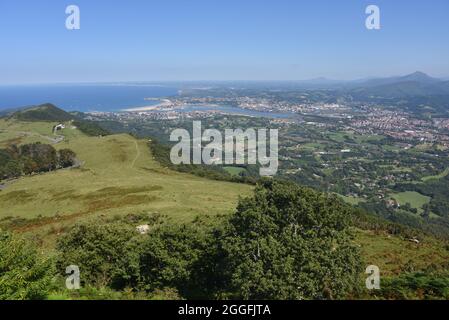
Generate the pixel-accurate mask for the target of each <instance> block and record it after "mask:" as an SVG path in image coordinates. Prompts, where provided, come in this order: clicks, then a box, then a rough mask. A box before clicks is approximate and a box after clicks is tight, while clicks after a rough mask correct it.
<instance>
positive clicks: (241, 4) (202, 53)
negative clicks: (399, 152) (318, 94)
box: [0, 0, 449, 84]
mask: <svg viewBox="0 0 449 320" xmlns="http://www.w3.org/2000/svg"><path fill="white" fill-rule="evenodd" d="M74 4H76V5H77V6H78V7H79V10H80V29H79V30H68V29H67V28H66V18H67V16H68V15H67V14H66V13H65V10H66V7H67V5H68V3H66V2H63V3H59V2H55V1H51V0H41V1H29V0H17V1H7V2H6V1H3V2H1V3H0V39H2V48H4V50H2V52H1V56H0V84H37V83H39V84H40V83H44V84H54V83H79V82H130V81H153V82H154V81H157V82H165V81H178V82H179V81H302V80H308V79H314V78H319V77H325V78H329V79H337V80H352V79H362V78H367V77H375V78H379V77H388V76H393V75H405V74H409V73H413V72H415V71H416V70H419V71H422V72H425V73H427V74H429V75H431V76H433V77H436V78H447V77H449V60H448V57H449V41H447V35H448V32H449V20H448V19H447V12H449V1H447V0H434V1H432V2H431V3H429V2H426V1H406V0H397V1H388V0H377V1H375V3H371V2H368V1H366V0H351V1H329V0H317V1H297V0H276V1H275V0H266V1H263V2H260V1H256V0H248V1H237V0H229V1H207V0H195V1H188V2H186V1H181V0H167V1H163V2H153V1H152V2H150V1H142V0H136V1H133V3H132V5H130V4H129V2H127V1H123V0H117V1H114V2H104V1H88V0H77V1H76V3H74ZM370 4H375V5H377V6H378V7H379V8H380V26H381V28H380V29H379V30H368V29H367V28H366V26H365V20H366V18H367V14H366V12H365V10H366V8H367V6H368V5H370Z"/></svg>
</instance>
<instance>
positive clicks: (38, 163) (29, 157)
mask: <svg viewBox="0 0 449 320" xmlns="http://www.w3.org/2000/svg"><path fill="white" fill-rule="evenodd" d="M75 162H76V154H75V153H74V152H73V151H72V150H70V149H61V150H58V151H56V150H55V148H53V146H51V145H49V144H42V143H32V144H24V145H20V146H17V145H11V146H9V147H8V148H6V149H0V180H1V179H8V178H15V177H19V176H21V175H23V174H31V173H35V172H47V171H52V170H55V169H58V168H66V167H70V166H73V165H74V164H75Z"/></svg>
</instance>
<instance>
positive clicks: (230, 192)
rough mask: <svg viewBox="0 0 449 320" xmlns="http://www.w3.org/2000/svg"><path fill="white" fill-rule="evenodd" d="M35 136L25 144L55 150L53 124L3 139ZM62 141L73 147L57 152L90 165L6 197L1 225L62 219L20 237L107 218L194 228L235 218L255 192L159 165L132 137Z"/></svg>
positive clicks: (78, 136) (19, 185)
mask: <svg viewBox="0 0 449 320" xmlns="http://www.w3.org/2000/svg"><path fill="white" fill-rule="evenodd" d="M0 121H1V120H0ZM27 128H28V130H29V134H27V135H25V139H22V140H21V142H22V143H25V142H29V138H30V137H33V138H35V139H36V140H39V139H40V140H41V141H42V142H43V143H49V141H48V139H47V138H45V137H44V135H48V136H50V137H51V135H52V134H51V128H52V124H51V123H37V122H33V123H21V122H13V123H11V122H10V121H8V122H5V121H1V122H0V130H2V131H1V132H0V139H2V140H3V141H4V140H11V139H13V138H14V137H15V136H20V135H22V133H23V132H25V131H26V129H27ZM5 130H6V132H5ZM62 134H63V135H65V136H66V137H67V139H66V140H64V141H63V142H60V143H58V144H55V145H54V146H55V148H57V149H59V148H70V149H72V150H74V151H75V152H76V153H77V156H78V158H79V159H80V160H81V161H83V162H84V164H83V166H82V167H81V168H80V169H70V170H58V171H55V172H51V173H45V174H41V175H35V176H30V177H23V178H20V179H18V180H17V181H15V182H13V183H11V184H9V185H8V186H7V188H6V189H5V190H3V191H1V192H0V203H1V204H2V205H1V206H0V219H1V218H4V217H7V216H17V217H23V218H27V219H31V218H36V217H38V216H42V217H55V215H56V216H58V217H59V218H58V219H54V218H52V219H41V220H42V221H44V222H45V223H42V221H40V223H36V224H34V225H33V224H31V225H27V226H26V227H24V228H22V229H20V230H19V231H35V230H36V229H40V231H42V229H48V228H50V227H52V228H55V227H57V228H58V227H60V226H61V225H67V224H70V223H74V222H76V221H79V220H80V219H86V218H92V217H95V216H98V215H100V214H101V215H115V214H128V213H138V212H150V213H151V212H159V213H161V214H166V215H168V216H169V217H171V218H173V219H176V221H188V220H190V219H192V218H194V217H195V216H196V215H197V214H206V213H208V214H225V213H229V212H232V210H233V209H234V208H235V205H236V203H237V199H238V197H239V196H244V195H247V194H249V193H250V192H251V188H250V187H249V186H247V185H243V184H235V183H227V182H219V181H212V180H207V179H204V178H200V177H195V176H192V175H188V174H182V173H177V172H173V171H171V170H168V169H165V168H162V167H161V166H160V165H159V164H158V163H157V162H156V161H154V160H153V159H152V156H151V154H150V151H149V149H148V147H147V144H146V143H147V142H146V141H143V140H136V139H134V138H133V137H131V136H129V135H126V134H121V135H112V136H107V137H103V138H99V137H87V136H85V135H83V134H82V133H80V132H79V131H78V130H76V129H70V128H68V129H65V130H63V132H62ZM0 141H1V140H0ZM47 231H48V230H47Z"/></svg>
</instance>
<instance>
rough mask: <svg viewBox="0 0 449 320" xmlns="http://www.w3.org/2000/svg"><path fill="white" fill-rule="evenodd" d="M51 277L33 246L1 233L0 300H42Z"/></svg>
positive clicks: (48, 266)
mask: <svg viewBox="0 0 449 320" xmlns="http://www.w3.org/2000/svg"><path fill="white" fill-rule="evenodd" d="M53 274H54V269H53V268H52V263H51V261H50V260H45V259H44V258H43V257H41V256H40V255H39V253H38V252H37V251H36V248H35V247H34V246H32V245H31V244H29V243H27V242H26V241H25V240H24V239H22V238H20V237H18V236H14V235H12V234H10V233H7V232H3V231H1V230H0V300H5V299H8V300H21V299H27V300H28V299H45V298H46V297H47V295H48V291H49V290H50V287H51V279H52V276H53Z"/></svg>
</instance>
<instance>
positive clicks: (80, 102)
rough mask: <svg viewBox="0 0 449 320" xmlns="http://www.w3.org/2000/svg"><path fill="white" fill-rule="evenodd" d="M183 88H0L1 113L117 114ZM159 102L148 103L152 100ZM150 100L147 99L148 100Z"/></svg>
mask: <svg viewBox="0 0 449 320" xmlns="http://www.w3.org/2000/svg"><path fill="white" fill-rule="evenodd" d="M179 90H180V88H179V87H175V86H170V85H159V84H133V83H117V84H59V85H20V86H12V85H11V86H0V111H1V110H6V109H14V108H20V107H25V106H32V105H39V104H43V103H47V102H49V103H52V104H54V105H56V106H57V107H59V108H61V109H64V110H66V111H82V112H93V111H104V112H114V111H115V112H116V111H121V110H123V109H128V108H136V107H144V106H151V105H155V104H158V103H159V102H160V101H159V100H158V98H170V97H174V96H176V95H178V92H179ZM149 98H150V99H151V98H153V99H155V100H148V99H149ZM146 99H147V100H146ZM177 110H178V111H180V112H190V111H199V110H202V111H205V110H211V111H221V112H223V113H227V114H234V115H247V116H252V117H268V118H292V117H296V116H297V115H295V114H292V113H274V112H261V111H255V110H246V109H242V108H239V107H237V106H223V105H220V106H191V105H188V106H184V107H181V108H179V109H177Z"/></svg>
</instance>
